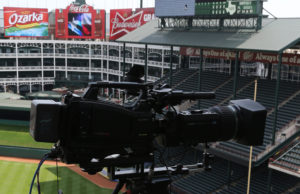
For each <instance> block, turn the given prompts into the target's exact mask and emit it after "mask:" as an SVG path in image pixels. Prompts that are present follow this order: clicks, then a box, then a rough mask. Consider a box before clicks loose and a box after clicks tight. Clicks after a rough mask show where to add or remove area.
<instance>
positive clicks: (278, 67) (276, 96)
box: [272, 52, 282, 145]
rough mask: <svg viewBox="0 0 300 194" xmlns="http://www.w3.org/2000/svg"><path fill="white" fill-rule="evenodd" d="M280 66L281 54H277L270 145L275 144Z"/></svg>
mask: <svg viewBox="0 0 300 194" xmlns="http://www.w3.org/2000/svg"><path fill="white" fill-rule="evenodd" d="M281 64H282V52H281V53H279V61H278V65H277V81H276V90H275V105H274V108H275V112H274V122H273V134H272V145H274V144H275V138H276V137H275V134H276V127H277V116H278V98H279V89H280V79H281Z"/></svg>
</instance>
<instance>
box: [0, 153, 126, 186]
mask: <svg viewBox="0 0 300 194" xmlns="http://www.w3.org/2000/svg"><path fill="white" fill-rule="evenodd" d="M0 160H3V161H11V162H24V163H35V164H38V163H39V162H40V160H36V159H28V158H15V157H4V156H0ZM44 164H46V165H56V162H55V161H49V160H47V161H45V162H44ZM58 166H64V167H68V168H69V169H70V170H72V171H74V172H76V173H77V174H79V175H80V176H82V177H84V178H86V179H87V180H89V181H91V182H92V183H94V184H96V185H98V186H99V187H102V188H107V189H114V188H115V186H116V185H117V183H116V182H113V181H110V180H108V179H106V178H105V177H103V176H102V175H100V174H99V173H97V174H95V175H89V174H88V173H86V172H83V171H82V170H81V169H80V168H79V167H78V166H77V165H67V164H64V163H62V162H58ZM122 191H125V190H124V188H123V189H122Z"/></svg>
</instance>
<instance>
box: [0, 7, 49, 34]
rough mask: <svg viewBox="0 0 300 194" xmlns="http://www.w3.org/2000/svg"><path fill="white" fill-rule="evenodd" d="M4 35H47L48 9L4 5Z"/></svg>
mask: <svg viewBox="0 0 300 194" xmlns="http://www.w3.org/2000/svg"><path fill="white" fill-rule="evenodd" d="M3 11H4V30H5V36H6V37H11V36H20V37H27V36H48V9H37V8H15V7H4V8H3Z"/></svg>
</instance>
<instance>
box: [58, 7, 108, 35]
mask: <svg viewBox="0 0 300 194" xmlns="http://www.w3.org/2000/svg"><path fill="white" fill-rule="evenodd" d="M55 15H56V37H57V38H80V39H95V38H98V39H104V38H105V10H95V9H94V8H93V7H92V6H89V5H86V4H84V5H81V6H77V5H74V4H71V5H70V6H68V7H67V8H66V9H64V10H62V9H57V10H56V11H55Z"/></svg>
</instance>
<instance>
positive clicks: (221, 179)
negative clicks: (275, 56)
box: [156, 70, 300, 194]
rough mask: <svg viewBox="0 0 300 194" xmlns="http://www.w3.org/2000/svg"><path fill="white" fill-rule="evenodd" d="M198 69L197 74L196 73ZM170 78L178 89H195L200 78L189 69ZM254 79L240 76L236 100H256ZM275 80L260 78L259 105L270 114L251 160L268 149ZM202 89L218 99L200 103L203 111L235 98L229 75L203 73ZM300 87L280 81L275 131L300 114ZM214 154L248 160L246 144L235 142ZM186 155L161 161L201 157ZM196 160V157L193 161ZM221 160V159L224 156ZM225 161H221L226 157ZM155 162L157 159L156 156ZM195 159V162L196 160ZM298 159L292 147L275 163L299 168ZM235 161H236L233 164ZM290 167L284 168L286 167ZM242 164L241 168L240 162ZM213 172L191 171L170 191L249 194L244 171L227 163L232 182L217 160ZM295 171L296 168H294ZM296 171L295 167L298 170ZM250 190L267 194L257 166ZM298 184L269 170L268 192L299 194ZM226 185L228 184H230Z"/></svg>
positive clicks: (298, 152) (299, 150) (224, 163)
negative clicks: (260, 144) (270, 176)
mask: <svg viewBox="0 0 300 194" xmlns="http://www.w3.org/2000/svg"><path fill="white" fill-rule="evenodd" d="M195 71H196V73H195ZM175 77H176V75H175V76H174V78H173V81H175V80H176V81H175V83H176V84H174V86H175V88H176V89H181V90H184V91H198V84H197V83H198V77H199V72H198V71H197V70H193V72H189V71H188V70H184V71H180V77H177V78H175ZM254 79H255V78H254V77H247V76H241V77H239V78H238V83H237V98H238V99H243V98H249V99H253V97H254V87H255V85H254ZM275 88H276V80H264V79H260V80H258V91H257V101H258V102H260V103H261V104H263V105H264V106H265V107H266V108H267V110H268V111H269V115H268V117H267V121H266V129H265V135H264V143H263V145H262V146H256V147H254V148H253V158H255V157H256V156H258V155H260V154H261V153H263V152H265V150H266V148H267V146H268V145H270V144H271V143H272V134H273V122H274V114H275V112H274V105H275V101H274V99H275V98H274V96H275ZM202 91H215V93H216V99H214V100H201V108H208V107H211V106H214V105H221V104H222V105H226V104H227V103H228V102H229V100H231V99H232V97H233V95H232V92H233V78H232V76H229V75H226V74H223V73H218V72H208V71H204V72H203V73H202ZM298 91H300V84H299V83H295V82H288V81H282V82H281V83H280V92H279V101H278V103H279V111H278V115H277V116H278V117H277V127H276V130H277V131H278V130H280V129H282V128H283V127H285V126H287V125H288V124H289V123H290V122H291V121H293V120H295V118H296V117H297V116H299V115H300V108H299V107H300V94H298V93H297V92H298ZM195 108H197V105H194V106H193V107H191V109H195ZM215 146H216V148H213V149H216V150H219V151H221V152H222V153H223V156H224V155H227V157H232V156H233V155H234V156H235V158H236V157H239V158H241V159H243V160H244V161H247V160H248V157H249V146H244V145H240V144H236V143H233V142H219V143H218V144H215ZM172 152H173V153H174V156H175V155H176V154H175V153H177V154H178V153H181V155H180V154H179V156H182V150H181V151H178V150H177V151H176V149H174V150H172ZM191 153H192V154H187V155H186V156H187V157H184V159H182V158H180V157H171V159H170V158H168V157H166V156H165V155H166V154H165V153H164V158H165V159H166V160H167V161H168V160H169V161H168V163H169V164H172V165H173V164H176V162H178V161H181V162H182V163H184V164H189V163H195V162H197V159H196V158H195V156H198V157H199V158H201V154H199V153H197V154H195V151H194V152H191ZM193 156H194V157H193ZM223 156H222V157H223ZM227 157H225V158H227ZM156 159H157V160H158V158H156ZM198 160H199V159H198ZM299 161H300V148H298V147H295V149H293V151H290V152H289V153H286V155H285V156H284V157H282V159H281V160H277V161H276V162H277V163H280V164H281V165H282V164H285V168H293V167H294V166H295V164H297V165H299ZM236 162H240V160H237V161H236ZM286 164H288V165H286ZM243 165H244V164H243ZM212 166H213V169H212V171H204V170H200V172H196V173H191V174H190V175H188V176H185V177H183V178H180V179H176V180H174V181H173V184H172V187H171V188H172V191H173V193H224V194H225V193H246V190H247V171H248V169H247V168H246V167H243V166H241V165H240V164H236V163H233V162H231V170H230V174H231V176H230V180H229V177H228V175H229V173H228V161H227V160H225V159H221V158H220V157H218V158H217V157H216V161H215V162H214V164H213V165H212ZM294 170H295V169H294ZM298 170H299V169H298ZM252 171H253V173H252V179H251V188H250V193H267V192H268V187H267V185H268V171H269V170H268V168H266V166H264V165H263V166H261V167H259V169H254V170H252ZM299 182H300V180H299V178H296V177H293V176H290V175H287V174H284V173H281V172H277V171H272V179H271V185H270V191H271V193H283V192H285V193H299V192H300V188H299V187H300V184H299ZM228 184H229V185H228Z"/></svg>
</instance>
